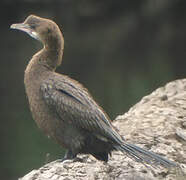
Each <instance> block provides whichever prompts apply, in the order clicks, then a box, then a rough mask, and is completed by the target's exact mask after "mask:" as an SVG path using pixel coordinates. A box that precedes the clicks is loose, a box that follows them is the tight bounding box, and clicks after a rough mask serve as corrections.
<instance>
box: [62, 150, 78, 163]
mask: <svg viewBox="0 0 186 180" xmlns="http://www.w3.org/2000/svg"><path fill="white" fill-rule="evenodd" d="M79 159H80V158H78V157H76V154H73V153H72V151H70V150H67V151H66V153H65V156H64V157H63V158H62V159H61V160H60V161H61V162H65V161H72V162H76V161H79Z"/></svg>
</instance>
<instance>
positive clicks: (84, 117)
mask: <svg viewBox="0 0 186 180" xmlns="http://www.w3.org/2000/svg"><path fill="white" fill-rule="evenodd" d="M40 89H41V93H42V95H43V99H44V101H45V102H46V104H47V105H48V106H49V107H50V109H51V110H52V111H53V112H54V113H56V114H57V115H58V116H59V118H60V119H61V120H62V121H64V122H65V123H71V124H72V126H75V127H77V128H82V129H85V130H87V131H91V132H93V133H96V134H98V135H101V136H103V137H107V138H108V139H110V140H114V141H116V142H121V141H122V140H121V137H120V135H119V134H118V133H117V132H116V131H115V130H114V128H113V126H112V125H111V123H110V120H109V119H108V117H107V115H106V114H105V113H104V112H103V110H101V108H100V107H99V106H98V105H97V104H96V102H95V101H94V100H93V99H92V97H91V96H90V95H89V93H88V91H87V90H86V89H84V88H83V87H82V86H81V85H79V84H77V83H76V82H75V81H73V80H71V79H69V78H62V77H61V78H58V79H55V80H54V79H52V80H50V79H49V80H47V81H45V82H43V83H42V85H41V88H40Z"/></svg>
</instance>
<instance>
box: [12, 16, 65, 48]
mask: <svg viewBox="0 0 186 180" xmlns="http://www.w3.org/2000/svg"><path fill="white" fill-rule="evenodd" d="M10 28H11V29H18V30H21V31H24V32H26V33H28V34H29V35H30V36H31V37H33V38H35V39H37V40H39V41H41V42H42V43H43V44H44V45H46V46H47V45H48V46H53V47H56V43H57V42H58V41H59V39H60V40H61V39H62V40H63V38H61V37H62V34H61V31H60V30H59V28H58V26H57V24H56V23H55V22H53V21H52V20H49V19H45V18H41V17H38V16H35V15H30V16H28V17H27V18H26V20H25V21H24V22H23V23H18V24H12V25H11V26H10Z"/></svg>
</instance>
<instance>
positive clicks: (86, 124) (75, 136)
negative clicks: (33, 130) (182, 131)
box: [10, 15, 177, 168]
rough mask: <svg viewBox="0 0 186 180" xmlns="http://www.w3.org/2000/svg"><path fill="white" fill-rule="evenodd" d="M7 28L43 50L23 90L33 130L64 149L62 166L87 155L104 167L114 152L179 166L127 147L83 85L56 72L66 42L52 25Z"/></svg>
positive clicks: (38, 20)
mask: <svg viewBox="0 0 186 180" xmlns="http://www.w3.org/2000/svg"><path fill="white" fill-rule="evenodd" d="M10 28H11V29H17V30H20V31H23V32H26V33H27V34H28V35H30V36H31V37H32V38H34V39H36V40H38V41H40V42H41V43H42V44H43V48H42V49H41V50H40V51H39V52H37V53H36V54H35V55H34V56H33V57H32V58H31V60H30V61H29V63H28V65H27V67H26V70H25V73H24V84H25V90H26V95H27V97H28V102H29V107H30V111H31V114H32V117H33V119H34V120H35V122H36V124H37V126H38V127H39V128H40V129H41V130H42V131H43V133H44V134H46V135H47V136H48V137H51V138H53V139H54V141H56V142H57V143H59V144H60V145H61V146H62V147H63V148H65V149H66V153H65V155H64V157H63V158H62V161H65V160H68V159H72V160H73V159H75V158H76V157H77V155H78V154H91V155H92V156H94V157H95V158H96V159H97V160H100V161H105V162H107V161H108V159H109V156H110V155H111V153H112V151H114V150H116V151H121V152H123V153H124V154H126V155H127V156H129V157H130V158H132V159H134V160H135V161H137V162H140V163H143V164H148V165H152V166H154V165H156V166H163V167H166V168H167V167H172V166H177V163H176V162H173V161H171V160H168V159H166V158H164V157H162V156H160V155H158V154H156V153H154V152H151V151H148V150H145V149H143V148H141V147H139V146H137V145H134V144H131V143H128V142H126V141H125V139H124V137H122V136H121V135H120V134H119V133H118V131H117V130H116V128H115V127H114V126H113V125H112V123H111V120H110V118H109V116H108V115H107V114H106V112H105V111H104V110H103V109H102V108H101V107H100V106H99V105H98V103H96V101H95V100H94V99H93V97H92V96H91V95H90V93H89V92H88V90H87V89H86V88H85V87H84V86H83V85H82V84H80V83H79V82H78V81H76V80H74V79H71V78H70V77H68V76H66V75H63V74H59V73H56V72H55V70H56V68H57V67H58V66H60V65H61V62H62V56H63V51H64V38H63V35H62V33H61V31H60V29H59V27H58V25H57V24H56V23H55V22H54V21H52V20H50V19H46V18H42V17H39V16H36V15H29V16H28V17H27V18H26V19H25V21H24V22H23V23H17V24H12V25H11V26H10Z"/></svg>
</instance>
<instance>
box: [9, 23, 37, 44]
mask: <svg viewBox="0 0 186 180" xmlns="http://www.w3.org/2000/svg"><path fill="white" fill-rule="evenodd" d="M10 28H11V29H17V30H20V31H24V32H26V33H27V34H29V35H30V36H31V37H33V38H34V39H37V40H39V41H40V38H39V36H38V33H37V32H35V31H34V30H33V29H32V28H31V27H30V26H29V25H28V24H25V23H18V24H12V25H11V26H10Z"/></svg>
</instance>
